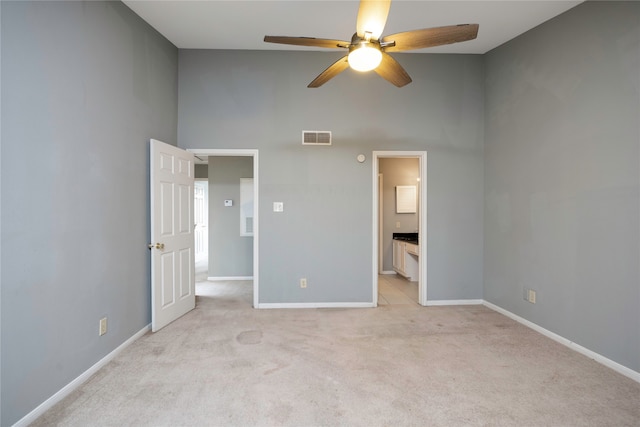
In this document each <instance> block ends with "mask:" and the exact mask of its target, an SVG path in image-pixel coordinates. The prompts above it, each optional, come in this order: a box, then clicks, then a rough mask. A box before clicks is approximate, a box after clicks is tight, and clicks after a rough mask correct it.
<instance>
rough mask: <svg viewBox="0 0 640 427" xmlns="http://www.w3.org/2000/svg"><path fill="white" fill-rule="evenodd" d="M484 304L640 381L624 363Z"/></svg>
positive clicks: (508, 312) (639, 374)
mask: <svg viewBox="0 0 640 427" xmlns="http://www.w3.org/2000/svg"><path fill="white" fill-rule="evenodd" d="M483 304H484V305H485V306H486V307H488V308H490V309H492V310H494V311H497V312H498V313H500V314H503V315H505V316H507V317H509V318H511V319H513V320H515V321H516V322H518V323H521V324H523V325H524V326H526V327H528V328H530V329H533V330H534V331H536V332H539V333H541V334H542V335H544V336H546V337H547V338H551V339H552V340H554V341H556V342H558V343H560V344H562V345H564V346H566V347H568V348H570V349H571V350H574V351H577V352H578V353H580V354H582V355H584V356H587V357H588V358H590V359H593V360H595V361H596V362H598V363H600V364H602V365H604V366H606V367H607V368H611V369H613V370H614V371H616V372H617V373H619V374H622V375H624V376H625V377H628V378H631V379H632V380H634V381H636V382H638V383H640V372H636V371H634V370H633V369H631V368H627V367H626V366H624V365H621V364H619V363H618V362H614V361H613V360H611V359H609V358H607V357H605V356H603V355H601V354H598V353H596V352H595V351H592V350H589V349H588V348H585V347H582V346H581V345H580V344H576V343H575V342H573V341H571V340H569V339H567V338H564V337H563V336H560V335H558V334H556V333H555V332H551V331H550V330H548V329H545V328H543V327H542V326H539V325H537V324H535V323H533V322H531V321H529V320H527V319H525V318H522V317H520V316H518V315H516V314H513V313H512V312H510V311H508V310H505V309H504V308H502V307H499V306H497V305H495V304H492V303H490V302H488V301H484V302H483Z"/></svg>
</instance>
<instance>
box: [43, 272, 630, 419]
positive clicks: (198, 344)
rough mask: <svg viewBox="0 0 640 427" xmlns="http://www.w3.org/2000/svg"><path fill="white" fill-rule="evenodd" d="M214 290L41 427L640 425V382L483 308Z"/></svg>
mask: <svg viewBox="0 0 640 427" xmlns="http://www.w3.org/2000/svg"><path fill="white" fill-rule="evenodd" d="M251 291H252V287H251V283H250V282H236V283H234V282H223V283H202V284H199V285H198V293H199V296H198V302H197V307H196V309H195V310H194V311H192V312H190V313H189V314H187V315H186V316H184V317H183V318H181V319H179V320H178V321H176V322H174V323H172V324H170V325H169V326H167V327H166V328H165V329H163V330H161V331H159V332H157V333H155V334H152V333H149V334H146V335H145V336H143V337H142V338H141V339H139V340H138V341H136V342H135V343H133V344H132V345H131V346H130V347H128V348H127V349H126V350H125V351H123V352H122V353H121V354H120V355H118V356H117V357H116V358H115V360H114V361H112V362H111V363H109V364H108V365H107V366H106V367H105V368H103V369H102V370H100V371H99V372H98V373H97V374H96V375H94V376H93V377H92V378H91V379H90V380H89V381H88V382H86V383H85V384H84V385H83V386H82V387H80V388H79V389H78V390H77V391H75V392H74V393H72V394H71V395H70V396H69V397H68V398H66V399H65V400H64V401H62V402H61V403H59V404H58V405H56V406H55V407H54V408H52V409H51V410H50V411H48V412H47V413H46V414H44V415H43V416H42V417H41V418H40V419H38V420H37V421H36V422H35V424H34V425H36V426H50V425H57V426H639V425H640V384H638V383H636V382H634V381H632V380H630V379H628V378H626V377H624V376H622V375H619V374H617V373H616V372H614V371H612V370H610V369H608V368H606V367H604V366H602V365H600V364H598V363H596V362H594V361H592V360H590V359H588V358H586V357H584V356H582V355H580V354H578V353H576V352H574V351H571V350H569V349H567V348H566V347H564V346H562V345H560V344H557V343H555V342H554V341H551V340H549V339H548V338H546V337H544V336H542V335H540V334H538V333H536V332H534V331H532V330H530V329H528V328H526V327H524V326H522V325H519V324H518V323H516V322H514V321H512V320H510V319H508V318H507V317H505V316H503V315H501V314H498V313H496V312H494V311H492V310H490V309H488V308H486V307H483V306H458V307H429V308H425V307H420V306H418V305H417V304H400V305H393V304H386V305H382V306H381V307H379V308H376V309H289V310H255V309H253V308H251V300H252V295H251Z"/></svg>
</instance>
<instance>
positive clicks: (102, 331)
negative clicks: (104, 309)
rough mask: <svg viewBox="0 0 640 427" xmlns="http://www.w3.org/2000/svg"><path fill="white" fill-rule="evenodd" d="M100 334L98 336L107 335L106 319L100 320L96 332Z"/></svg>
mask: <svg viewBox="0 0 640 427" xmlns="http://www.w3.org/2000/svg"><path fill="white" fill-rule="evenodd" d="M98 333H99V334H100V336H102V335H104V334H106V333H107V318H106V317H103V318H102V319H100V330H99V332H98Z"/></svg>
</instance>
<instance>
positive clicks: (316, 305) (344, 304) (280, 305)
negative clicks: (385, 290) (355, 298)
mask: <svg viewBox="0 0 640 427" xmlns="http://www.w3.org/2000/svg"><path fill="white" fill-rule="evenodd" d="M373 307H375V304H374V303H372V302H292V303H262V304H258V306H257V307H256V308H266V309H272V308H373Z"/></svg>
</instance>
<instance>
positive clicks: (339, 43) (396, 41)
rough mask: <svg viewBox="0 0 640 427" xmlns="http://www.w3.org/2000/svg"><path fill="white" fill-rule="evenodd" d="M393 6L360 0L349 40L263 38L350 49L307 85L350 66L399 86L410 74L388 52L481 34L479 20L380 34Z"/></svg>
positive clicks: (386, 1) (388, 0)
mask: <svg viewBox="0 0 640 427" xmlns="http://www.w3.org/2000/svg"><path fill="white" fill-rule="evenodd" d="M390 6H391V0H382V1H375V0H374V1H371V0H361V1H360V8H359V9H358V18H357V20H356V32H355V34H354V35H353V36H352V37H351V41H350V42H348V41H343V40H332V39H318V38H313V37H287V36H265V37H264V41H265V42H269V43H281V44H291V45H297V46H314V47H324V48H337V49H348V50H349V53H348V54H347V55H345V56H343V57H342V58H340V59H339V60H337V61H336V62H334V63H333V64H332V65H330V66H329V68H327V69H326V70H324V71H323V72H322V73H320V75H318V77H316V78H315V79H314V80H313V81H312V82H311V83H309V85H308V86H307V87H320V86H322V85H323V84H325V83H326V82H328V81H329V80H330V79H332V78H333V77H335V76H337V75H338V74H340V73H341V72H342V71H344V70H346V69H347V68H349V67H351V68H353V69H354V70H357V71H370V70H374V71H375V72H376V73H377V74H378V75H379V76H380V77H382V78H384V79H385V80H387V81H389V82H390V83H392V84H394V85H396V86H397V87H402V86H404V85H406V84H409V83H411V77H409V74H407V72H406V71H405V70H404V68H402V66H401V65H400V64H399V63H398V62H397V61H396V60H395V59H393V57H391V55H389V54H388V52H402V51H406V50H412V49H422V48H426V47H433V46H440V45H444V44H451V43H458V42H463V41H467V40H473V39H475V38H476V37H477V35H478V27H479V26H478V24H462V25H451V26H447V27H436V28H424V29H421V30H413V31H406V32H402V33H396V34H392V35H390V36H384V37H382V38H381V37H380V36H381V35H382V30H383V29H384V26H385V24H386V22H387V16H388V15H389V7H390Z"/></svg>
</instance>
